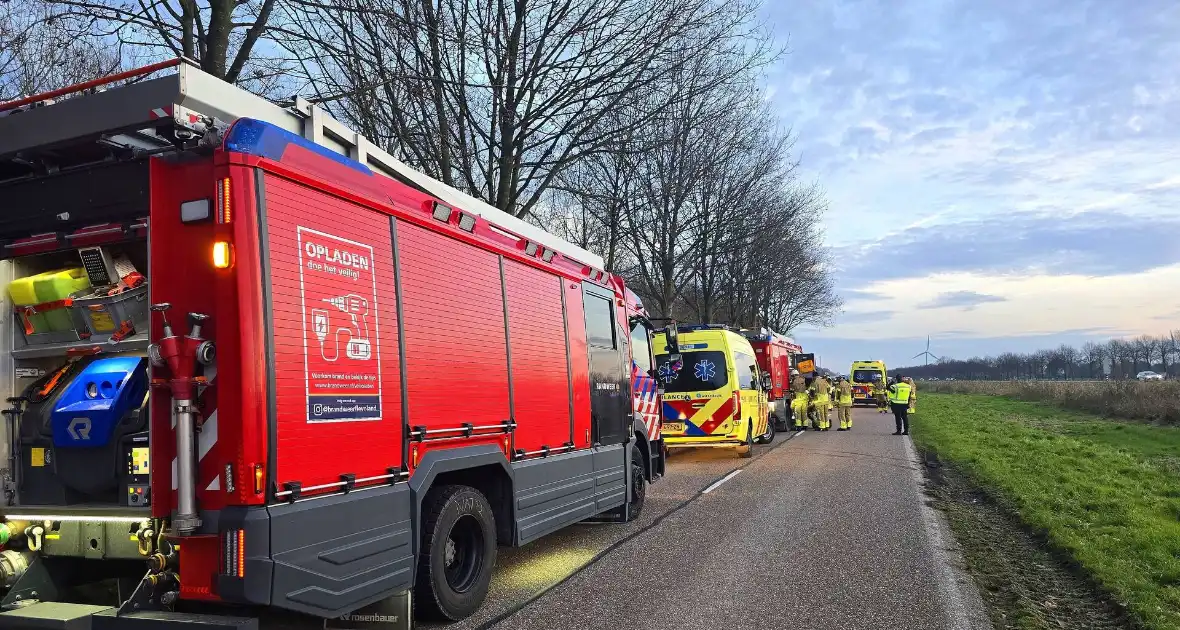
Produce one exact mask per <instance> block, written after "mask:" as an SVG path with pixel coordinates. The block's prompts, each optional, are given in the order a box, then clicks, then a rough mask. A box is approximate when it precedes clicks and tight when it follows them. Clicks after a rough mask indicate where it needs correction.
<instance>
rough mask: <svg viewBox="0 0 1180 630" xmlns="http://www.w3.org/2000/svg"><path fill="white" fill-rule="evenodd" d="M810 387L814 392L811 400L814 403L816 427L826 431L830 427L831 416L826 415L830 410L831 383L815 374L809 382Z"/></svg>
mask: <svg viewBox="0 0 1180 630" xmlns="http://www.w3.org/2000/svg"><path fill="white" fill-rule="evenodd" d="M811 389H812V391H813V392H814V393H813V394H812V395H811V400H812V402H813V403H814V404H815V415H816V425H817V426H816V429H818V430H820V431H827V430H829V429H831V428H832V418H831V416H829V415H828V414H830V413H831V412H832V384H831V383H829V382H828V379H826V378H824V377H822V376H817V377H815V380H814V381H812V382H811Z"/></svg>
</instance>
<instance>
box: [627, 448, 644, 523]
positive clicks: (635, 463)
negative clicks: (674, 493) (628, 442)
mask: <svg viewBox="0 0 1180 630" xmlns="http://www.w3.org/2000/svg"><path fill="white" fill-rule="evenodd" d="M646 498H647V479H644V477H643V452H642V451H640V450H639V447H638V446H634V445H632V446H631V503H630V505H628V507H627V521H628V522H631V521H633V520H635V519H637V518H639V514H640V513H641V512H643V502H644V500H645V499H646Z"/></svg>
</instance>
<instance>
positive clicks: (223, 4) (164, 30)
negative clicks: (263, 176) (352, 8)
mask: <svg viewBox="0 0 1180 630" xmlns="http://www.w3.org/2000/svg"><path fill="white" fill-rule="evenodd" d="M17 2H25V3H34V4H41V5H43V6H45V7H46V10H47V12H48V15H47V16H46V23H51V24H55V25H56V27H57V28H60V29H63V30H65V31H68V32H69V33H70V34H71V35H72V36H73V37H74V38H76V39H83V40H92V41H97V42H101V43H102V44H105V45H107V46H112V45H114V46H121V47H122V48H123V49H124V50H125V51H128V52H129V53H130V54H133V55H135V56H138V57H148V58H157V59H158V58H161V57H181V56H183V57H187V58H189V59H192V60H194V61H197V62H199V63H200V65H201V69H202V70H204V71H205V72H208V73H209V74H212V75H213V76H215V77H218V78H220V79H224V80H226V81H229V82H231V83H237V82H241V81H243V80H253V81H260V82H261V83H262V84H265V83H267V80H269V79H273V78H274V77H273V68H270V67H267V66H268V63H267V62H266V61H264V60H263V59H261V58H260V56H259V55H258V54H257V52H258V50H259V49H260V47H259V42H260V40H261V39H262V37H263V35H265V34H266V32H267V23H268V21H269V20H270V18H271V14H272V13H273V12H274V8H275V3H276V0H136V1H134V2H132V1H129V0H17ZM270 62H271V65H273V62H274V60H273V59H272V60H270ZM248 68H252V71H251V72H249V73H247V69H248Z"/></svg>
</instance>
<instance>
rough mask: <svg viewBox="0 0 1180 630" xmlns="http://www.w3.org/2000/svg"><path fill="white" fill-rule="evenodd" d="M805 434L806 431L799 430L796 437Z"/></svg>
mask: <svg viewBox="0 0 1180 630" xmlns="http://www.w3.org/2000/svg"><path fill="white" fill-rule="evenodd" d="M804 433H806V431H804V430H803V429H799V430H798V431H796V432H795V437H799V436H800V435H803V434H804Z"/></svg>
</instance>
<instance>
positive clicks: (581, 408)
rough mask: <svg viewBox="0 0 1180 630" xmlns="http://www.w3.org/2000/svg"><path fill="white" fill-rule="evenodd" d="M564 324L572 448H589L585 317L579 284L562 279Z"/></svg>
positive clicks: (588, 366)
mask: <svg viewBox="0 0 1180 630" xmlns="http://www.w3.org/2000/svg"><path fill="white" fill-rule="evenodd" d="M563 286H564V287H565V326H566V337H567V343H568V345H569V357H570V366H571V371H570V393H571V394H572V399H573V406H572V407H571V411H572V417H573V424H572V426H571V429H572V431H573V436H574V437H573V440H574V447H575V448H589V447H590V444H591V442H590V440H591V435H590V372H589V369H590V359H589V355H588V354H587V347H586V317H585V306H584V305H583V300H582V286H581V284H579V283H577V282H569V281H567V282H565V283H564V285H563Z"/></svg>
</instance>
